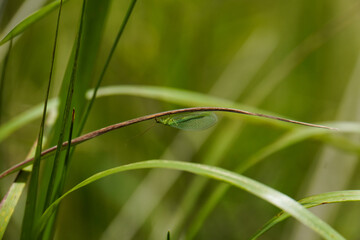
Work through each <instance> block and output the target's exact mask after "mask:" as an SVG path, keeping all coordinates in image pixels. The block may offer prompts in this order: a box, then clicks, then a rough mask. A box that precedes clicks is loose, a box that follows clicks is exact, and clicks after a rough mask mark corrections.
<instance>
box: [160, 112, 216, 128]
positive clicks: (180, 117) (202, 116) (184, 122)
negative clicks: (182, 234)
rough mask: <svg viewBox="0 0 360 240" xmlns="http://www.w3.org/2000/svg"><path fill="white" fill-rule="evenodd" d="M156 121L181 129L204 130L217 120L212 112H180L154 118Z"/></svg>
mask: <svg viewBox="0 0 360 240" xmlns="http://www.w3.org/2000/svg"><path fill="white" fill-rule="evenodd" d="M156 122H158V123H162V124H164V125H167V126H170V127H174V128H178V129H182V130H204V129H207V128H209V127H212V126H214V125H215V124H216V122H217V116H216V114H215V113H213V112H192V113H181V114H174V115H170V116H164V117H160V118H156Z"/></svg>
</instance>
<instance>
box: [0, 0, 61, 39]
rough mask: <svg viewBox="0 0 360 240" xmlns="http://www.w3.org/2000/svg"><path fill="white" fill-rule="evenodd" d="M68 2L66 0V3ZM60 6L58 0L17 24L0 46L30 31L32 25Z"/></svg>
mask: <svg viewBox="0 0 360 240" xmlns="http://www.w3.org/2000/svg"><path fill="white" fill-rule="evenodd" d="M67 1H68V0H64V3H65V2H67ZM59 5H60V0H56V1H54V2H52V3H49V4H48V5H46V6H44V7H42V8H41V9H39V10H38V11H36V12H34V13H33V14H31V15H30V16H28V17H27V18H25V19H24V20H22V21H21V22H20V23H19V24H17V25H16V26H15V27H14V28H13V29H12V30H11V31H10V32H9V33H8V34H6V36H5V37H4V38H3V39H1V41H0V46H1V45H3V44H4V43H6V42H7V41H9V40H10V39H13V38H14V37H16V36H18V35H19V34H21V33H22V32H24V31H25V30H26V29H28V28H29V27H30V26H31V25H33V24H34V23H36V22H37V21H39V20H40V19H41V18H43V17H45V16H46V15H47V14H49V13H51V12H52V11H54V10H55V9H56V8H58V7H59Z"/></svg>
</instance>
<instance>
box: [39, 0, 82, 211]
mask: <svg viewBox="0 0 360 240" xmlns="http://www.w3.org/2000/svg"><path fill="white" fill-rule="evenodd" d="M85 8H86V0H84V1H83V4H82V12H81V19H80V26H79V30H78V35H77V36H78V37H77V43H76V52H75V59H74V65H73V68H72V73H71V79H70V83H69V87H68V93H67V97H66V105H65V109H64V111H63V114H62V118H63V119H62V122H61V131H60V135H59V138H58V144H57V150H56V153H55V157H54V166H53V169H52V173H51V178H50V182H49V185H48V191H47V196H46V201H45V208H47V207H48V206H49V205H50V204H51V203H52V202H53V201H54V199H56V196H57V194H58V191H59V187H60V179H61V176H62V172H61V171H62V169H63V165H64V162H63V161H61V162H60V161H58V159H59V158H60V153H61V145H62V143H63V141H64V134H65V129H66V125H67V120H68V118H69V113H70V107H71V100H72V96H73V93H74V83H75V80H76V74H77V64H78V63H77V60H78V57H79V51H80V42H81V37H82V28H83V21H84V12H85Z"/></svg>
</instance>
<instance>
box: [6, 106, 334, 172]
mask: <svg viewBox="0 0 360 240" xmlns="http://www.w3.org/2000/svg"><path fill="white" fill-rule="evenodd" d="M205 111H207V112H211V111H212V112H231V113H237V114H244V115H250V116H256V117H264V118H270V119H274V120H278V121H283V122H288V123H292V124H298V125H301V126H307V127H316V128H323V129H324V130H334V131H337V130H338V129H337V128H332V127H327V126H322V125H317V124H311V123H305V122H300V121H295V120H290V119H286V118H280V117H275V116H270V115H265V114H259V113H252V112H248V111H243V110H239V109H234V108H222V107H194V108H183V109H176V110H170V111H165V112H160V113H155V114H150V115H146V116H142V117H139V118H134V119H132V120H128V121H125V122H120V123H117V124H113V125H110V126H107V127H104V128H101V129H99V130H96V131H93V132H90V133H87V134H84V135H82V136H80V137H77V138H75V139H73V140H72V142H71V146H76V145H77V144H80V143H82V142H85V141H88V140H90V139H92V138H95V137H98V136H101V135H103V134H105V133H108V132H111V131H113V130H116V129H119V128H123V127H126V126H129V125H132V124H135V123H139V122H143V121H148V120H151V119H156V118H159V117H163V116H167V115H172V114H178V113H187V112H188V113H190V112H205ZM67 145H68V142H63V143H62V144H61V145H60V146H54V147H51V148H48V149H46V150H44V151H43V152H42V154H41V156H43V157H44V156H47V155H49V154H50V153H52V152H53V151H61V150H62V149H63V148H64V147H66V146H67ZM33 160H34V159H33V158H29V159H27V160H25V161H23V162H21V163H18V164H16V165H14V166H13V167H11V168H9V169H8V170H6V171H4V172H3V173H1V174H0V179H1V178H3V177H5V176H7V175H9V174H11V173H13V172H15V171H17V170H19V169H21V168H23V167H25V166H27V165H29V164H31V163H32V161H33Z"/></svg>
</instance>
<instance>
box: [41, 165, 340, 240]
mask: <svg viewBox="0 0 360 240" xmlns="http://www.w3.org/2000/svg"><path fill="white" fill-rule="evenodd" d="M146 168H167V169H176V170H182V171H186V172H191V173H194V174H197V175H202V176H206V177H209V178H213V179H216V180H219V181H223V182H226V183H229V184H231V185H233V186H236V187H238V188H240V189H243V190H245V191H247V192H249V193H251V194H254V195H255V196H258V197H259V198H262V199H264V200H266V201H268V202H269V203H271V204H273V205H275V206H277V207H279V208H281V209H283V210H284V211H286V212H288V213H289V214H291V215H292V216H293V217H294V218H296V219H297V220H299V221H300V222H301V223H303V224H305V225H306V226H308V227H310V228H311V229H313V230H314V231H315V232H317V233H319V234H320V235H321V236H322V237H324V238H325V239H344V238H343V237H342V236H341V235H340V234H339V233H338V232H336V231H335V230H334V229H333V228H331V227H330V226H329V225H327V224H326V223H325V222H323V221H322V220H321V219H319V218H317V217H316V216H315V215H313V214H312V213H311V212H309V211H307V210H306V209H305V208H304V207H303V206H301V204H299V203H298V202H296V201H295V200H293V199H292V198H290V197H288V196H286V195H284V194H282V193H280V192H278V191H276V190H274V189H272V188H270V187H268V186H266V185H264V184H262V183H259V182H257V181H255V180H252V179H250V178H247V177H245V176H242V175H239V174H236V173H234V172H230V171H227V170H224V169H221V168H218V167H213V166H208V165H203V164H196V163H186V162H178V161H166V160H152V161H145V162H139V163H133V164H128V165H124V166H120V167H116V168H112V169H109V170H106V171H103V172H99V173H97V174H95V175H93V176H91V177H89V178H87V179H86V180H84V181H82V182H81V183H79V184H78V185H76V186H75V187H73V188H72V189H70V190H69V191H68V192H66V193H65V194H64V195H62V196H61V197H60V198H58V199H57V200H56V201H55V202H54V203H53V204H52V205H51V206H50V207H49V208H48V209H47V210H46V211H45V212H44V214H43V216H42V217H41V219H40V222H39V223H38V225H37V226H38V228H37V231H38V232H39V231H41V229H42V228H43V227H44V225H45V224H46V221H47V220H48V218H49V217H50V216H51V214H52V212H53V211H54V210H55V209H56V207H57V205H58V204H59V203H60V202H61V200H62V199H63V198H65V197H66V196H67V195H69V194H70V193H72V192H74V191H76V190H78V189H80V188H82V187H85V186H86V185H88V184H90V183H92V182H94V181H97V180H100V179H102V178H104V177H106V176H109V175H112V174H115V173H119V172H124V171H129V170H135V169H146Z"/></svg>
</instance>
